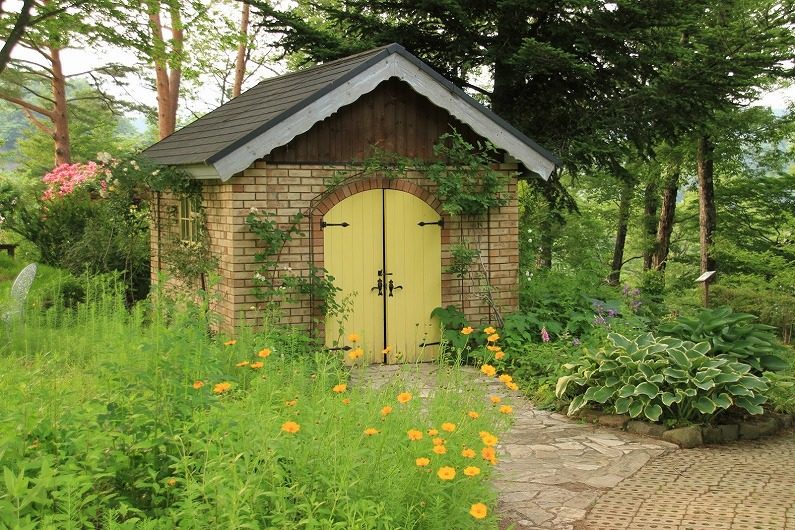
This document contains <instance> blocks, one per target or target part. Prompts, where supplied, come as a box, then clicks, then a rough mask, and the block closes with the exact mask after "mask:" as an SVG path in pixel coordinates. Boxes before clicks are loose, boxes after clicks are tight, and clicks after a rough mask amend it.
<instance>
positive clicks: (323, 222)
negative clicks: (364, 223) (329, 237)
mask: <svg viewBox="0 0 795 530" xmlns="http://www.w3.org/2000/svg"><path fill="white" fill-rule="evenodd" d="M327 226H341V227H343V228H345V227H346V226H351V225H350V224H348V223H346V222H342V223H327V222H326V221H320V228H321V229H323V228H326V227H327Z"/></svg>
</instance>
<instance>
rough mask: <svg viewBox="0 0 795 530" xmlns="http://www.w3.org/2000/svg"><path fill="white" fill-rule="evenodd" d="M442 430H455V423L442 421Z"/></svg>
mask: <svg viewBox="0 0 795 530" xmlns="http://www.w3.org/2000/svg"><path fill="white" fill-rule="evenodd" d="M442 430H443V431H445V432H453V431H454V430H455V423H450V422H445V423H442Z"/></svg>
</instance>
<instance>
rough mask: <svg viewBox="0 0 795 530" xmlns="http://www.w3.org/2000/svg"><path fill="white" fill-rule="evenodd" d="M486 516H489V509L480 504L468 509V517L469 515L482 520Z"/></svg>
mask: <svg viewBox="0 0 795 530" xmlns="http://www.w3.org/2000/svg"><path fill="white" fill-rule="evenodd" d="M488 514H489V509H488V507H486V505H485V504H483V503H482V502H479V503H477V504H473V505H472V507H471V508H470V509H469V515H471V516H472V517H474V518H475V519H483V518H485V517H486V516H487V515H488Z"/></svg>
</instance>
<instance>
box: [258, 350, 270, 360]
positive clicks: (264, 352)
mask: <svg viewBox="0 0 795 530" xmlns="http://www.w3.org/2000/svg"><path fill="white" fill-rule="evenodd" d="M270 354H271V350H270V348H263V349H261V350H260V351H259V353H257V357H262V358H263V359H264V358H265V357H268V356H269V355H270Z"/></svg>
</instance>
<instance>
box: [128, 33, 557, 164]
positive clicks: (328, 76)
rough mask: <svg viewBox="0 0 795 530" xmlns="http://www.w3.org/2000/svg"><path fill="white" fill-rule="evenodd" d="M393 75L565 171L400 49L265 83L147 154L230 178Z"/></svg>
mask: <svg viewBox="0 0 795 530" xmlns="http://www.w3.org/2000/svg"><path fill="white" fill-rule="evenodd" d="M391 77H397V78H399V79H401V80H403V81H405V82H406V83H408V84H409V85H410V86H411V87H412V89H414V90H415V91H416V92H418V93H420V94H422V95H423V96H425V97H427V98H428V99H429V100H430V101H431V102H432V103H433V104H435V105H437V106H439V107H442V108H444V109H445V110H447V111H448V112H449V113H450V114H451V115H453V116H454V117H456V118H457V119H458V120H460V121H461V122H463V123H465V124H467V125H469V126H470V127H471V128H472V129H473V130H474V131H475V132H476V133H477V134H479V135H480V136H482V137H484V138H486V139H488V140H489V141H490V142H491V143H493V144H494V145H495V146H496V147H498V148H500V149H503V150H505V151H506V152H507V153H508V154H509V155H511V156H513V157H514V158H516V159H517V160H519V161H520V162H521V163H522V164H523V165H524V166H525V167H526V168H527V169H529V170H531V171H534V172H536V173H538V174H540V175H541V176H542V177H544V178H545V179H546V178H548V177H549V175H550V173H551V172H552V171H553V169H554V168H555V166H556V165H560V161H559V160H558V159H557V158H556V157H555V156H554V155H553V154H551V153H550V152H549V151H547V150H546V149H544V148H543V147H541V146H539V145H538V144H537V143H535V142H534V141H533V140H531V139H530V138H528V137H527V136H525V135H524V134H523V133H521V132H520V131H519V130H517V129H515V128H514V127H512V126H511V125H510V124H508V123H507V122H506V121H505V120H503V119H502V118H500V117H499V116H497V115H496V114H494V113H493V112H491V111H490V110H489V109H487V108H486V107H484V106H482V105H481V104H479V103H478V102H477V101H475V100H474V99H472V98H471V97H470V96H468V95H467V94H466V93H464V91H463V90H461V89H460V88H458V87H457V86H455V85H454V84H453V83H451V82H450V81H448V80H447V79H445V78H444V77H442V76H441V75H440V74H439V73H438V72H436V71H435V70H433V69H432V68H431V67H430V66H428V65H426V64H425V63H423V62H422V61H420V60H419V59H417V58H416V57H414V56H413V55H412V54H410V53H409V52H407V51H406V50H405V48H403V47H402V46H400V45H398V44H390V45H389V46H384V47H381V48H375V49H373V50H370V51H367V52H363V53H360V54H357V55H352V56H350V57H346V58H344V59H339V60H337V61H333V62H330V63H326V64H323V65H320V66H316V67H313V68H308V69H306V70H301V71H298V72H293V73H289V74H286V75H283V76H279V77H275V78H272V79H267V80H265V81H262V82H261V83H259V84H258V85H257V86H255V87H253V88H251V89H250V90H247V91H246V92H244V93H243V94H241V95H240V96H238V97H236V98H234V99H232V100H231V101H229V102H227V103H225V104H224V105H221V106H220V107H218V108H217V109H215V110H213V111H211V112H209V113H208V114H206V115H204V116H203V117H201V118H199V119H198V120H196V121H194V122H193V123H191V124H190V125H187V126H185V127H183V128H182V129H180V130H178V131H176V132H175V133H174V134H172V135H170V136H168V137H167V138H164V139H163V140H161V141H159V142H158V143H156V144H154V145H152V146H151V147H149V148H148V149H146V150H145V151H144V153H143V154H144V155H145V156H147V157H149V158H150V159H152V160H153V161H155V162H157V163H160V164H167V165H176V166H184V167H185V168H186V169H187V170H188V171H189V172H191V173H192V174H194V175H195V176H197V177H204V178H212V177H215V178H218V177H220V178H221V179H222V180H227V179H228V178H230V177H231V176H232V175H234V174H235V173H238V172H240V171H242V170H243V169H246V168H247V167H249V166H250V165H251V164H252V163H253V162H254V161H255V160H257V159H259V158H262V157H264V156H266V155H267V154H269V153H270V152H271V151H272V150H273V149H275V148H276V147H280V146H282V145H285V144H287V143H288V142H290V141H291V140H292V139H293V138H295V137H296V136H298V135H299V134H302V133H304V132H306V131H308V130H309V129H310V128H311V127H312V126H313V125H314V124H315V123H317V122H319V121H322V120H324V119H325V118H327V117H328V116H330V115H332V114H334V113H335V112H337V111H338V110H339V109H340V108H341V107H343V106H345V105H348V104H350V103H353V102H354V101H356V100H357V99H358V98H359V97H361V96H362V95H364V94H367V93H368V92H370V91H372V90H373V89H374V88H375V87H376V86H377V85H378V84H379V83H381V82H382V81H385V80H387V79H389V78H391Z"/></svg>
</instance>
